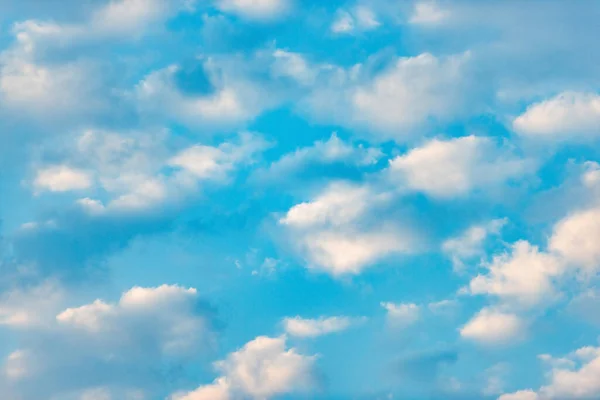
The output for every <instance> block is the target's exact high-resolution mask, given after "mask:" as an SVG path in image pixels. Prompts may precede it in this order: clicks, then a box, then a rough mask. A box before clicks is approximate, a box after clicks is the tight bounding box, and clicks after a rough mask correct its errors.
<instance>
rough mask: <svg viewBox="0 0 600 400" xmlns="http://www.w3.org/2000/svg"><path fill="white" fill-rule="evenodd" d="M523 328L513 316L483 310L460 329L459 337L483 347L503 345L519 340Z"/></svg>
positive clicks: (517, 318) (521, 322)
mask: <svg viewBox="0 0 600 400" xmlns="http://www.w3.org/2000/svg"><path fill="white" fill-rule="evenodd" d="M525 328H526V325H525V323H524V322H523V321H522V320H521V319H520V318H519V317H518V316H517V315H515V314H509V313H504V312H501V311H497V310H494V309H491V308H484V309H482V310H481V311H480V312H479V313H477V314H476V315H475V316H474V317H473V318H472V319H471V320H470V321H469V322H467V323H466V324H465V325H464V326H463V327H462V328H460V335H461V336H462V337H463V338H466V339H470V340H474V341H476V342H479V343H481V344H484V345H504V344H510V343H513V342H514V341H516V340H519V339H520V338H521V337H522V336H523V334H524V332H525Z"/></svg>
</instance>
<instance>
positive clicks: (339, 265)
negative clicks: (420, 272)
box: [304, 231, 411, 276]
mask: <svg viewBox="0 0 600 400" xmlns="http://www.w3.org/2000/svg"><path fill="white" fill-rule="evenodd" d="M304 245H305V247H306V249H307V251H308V258H309V260H310V261H311V262H312V263H315V264H316V266H317V267H320V268H321V269H324V270H325V271H327V272H329V273H331V274H332V275H335V276H341V275H345V274H354V275H356V274H359V273H360V272H362V270H363V269H364V268H365V267H367V266H369V265H372V264H373V263H375V262H377V261H379V260H381V259H383V258H384V257H386V256H389V255H391V254H394V253H404V252H409V251H410V248H411V246H410V239H408V238H407V237H405V236H404V235H403V234H402V233H400V232H394V231H387V232H386V231H371V232H348V233H344V232H337V231H321V232H315V233H314V234H312V235H310V236H307V237H305V238H304Z"/></svg>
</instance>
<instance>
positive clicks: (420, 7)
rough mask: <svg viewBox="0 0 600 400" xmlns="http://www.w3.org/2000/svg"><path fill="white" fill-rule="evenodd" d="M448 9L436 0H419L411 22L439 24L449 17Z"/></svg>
mask: <svg viewBox="0 0 600 400" xmlns="http://www.w3.org/2000/svg"><path fill="white" fill-rule="evenodd" d="M448 16H449V13H448V11H446V10H444V9H442V8H440V6H439V5H438V4H436V3H435V2H434V1H419V2H417V3H415V6H414V10H413V13H412V15H411V16H410V19H409V22H410V23H411V24H416V25H425V26H427V25H437V24H439V23H440V22H442V21H444V20H445V19H447V18H448Z"/></svg>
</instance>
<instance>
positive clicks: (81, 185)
mask: <svg viewBox="0 0 600 400" xmlns="http://www.w3.org/2000/svg"><path fill="white" fill-rule="evenodd" d="M33 185H34V187H35V188H36V189H37V190H48V191H51V192H68V191H71V190H83V189H88V188H90V187H91V186H92V185H93V179H92V177H91V176H90V174H89V173H88V172H86V171H82V170H79V169H76V168H71V167H69V166H66V165H54V166H49V167H46V168H44V169H41V170H38V171H37V175H36V177H35V180H34V181H33Z"/></svg>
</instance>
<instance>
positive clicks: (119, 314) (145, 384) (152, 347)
mask: <svg viewBox="0 0 600 400" xmlns="http://www.w3.org/2000/svg"><path fill="white" fill-rule="evenodd" d="M30 296H32V297H33V296H38V297H40V296H44V298H37V299H35V301H37V302H42V301H47V300H48V299H47V296H46V295H45V294H44V293H43V292H40V291H39V290H38V291H32V292H30ZM32 302H34V300H33V299H31V300H28V303H27V304H29V305H32V306H36V305H37V304H34V303H32ZM21 307H24V306H21ZM41 311H43V309H42V308H37V307H36V309H35V310H34V311H32V312H37V313H39V312H41ZM48 311H50V310H48ZM13 315H14V317H13V321H14V320H15V318H17V317H19V315H23V312H22V311H20V310H18V309H15V310H14V311H13ZM49 316H51V315H44V316H43V318H47V317H49ZM21 322H23V323H24V322H26V321H21ZM13 325H14V324H13ZM20 325H22V324H20ZM20 325H18V326H14V327H15V328H19V326H20ZM213 343H214V313H213V311H212V310H211V309H210V308H209V307H208V306H207V305H206V304H203V303H202V301H201V300H200V298H199V296H198V293H197V291H196V290H195V289H193V288H183V287H180V286H169V285H162V286H159V287H154V288H142V287H134V288H132V289H130V290H128V291H127V292H125V293H123V295H122V296H121V298H120V299H119V301H118V302H116V303H107V302H104V301H102V300H96V301H94V302H92V303H90V304H86V305H83V306H80V307H74V308H67V309H64V310H63V311H61V312H59V313H58V314H55V318H54V321H50V320H49V319H47V323H46V324H45V325H43V326H40V325H37V324H31V323H30V324H28V329H27V330H22V331H21V335H20V337H19V346H20V348H19V350H17V351H15V352H13V353H12V354H11V355H10V356H9V357H8V359H7V360H6V363H5V366H4V377H3V379H2V385H3V386H5V387H7V388H9V390H10V391H9V393H17V394H18V396H19V397H18V398H24V399H30V398H31V399H33V398H39V397H40V396H45V397H48V398H54V397H53V396H58V397H60V396H67V397H68V396H69V393H76V392H79V391H90V392H93V390H92V389H94V388H99V389H96V390H97V391H100V392H101V391H106V392H108V393H112V392H113V391H115V390H116V391H120V390H125V392H131V393H134V392H137V393H141V394H143V393H144V392H146V391H150V392H151V391H152V390H154V391H156V390H159V391H160V390H163V388H162V387H161V385H163V384H164V381H161V379H165V377H162V378H161V379H158V380H157V379H156V378H157V377H159V378H160V373H158V371H160V370H161V369H164V368H168V367H169V365H178V364H181V363H184V362H186V361H187V360H193V359H194V358H195V357H196V356H197V355H198V354H201V353H202V352H206V351H207V350H209V349H211V348H212V347H213ZM157 373H158V375H157ZM32 382H35V385H32ZM150 392H148V393H150ZM15 396H17V395H15ZM90 396H91V395H90ZM58 397H57V398H58ZM65 398H66V397H65ZM81 398H85V397H81ZM109 398H110V397H109ZM131 398H134V397H131ZM141 398H145V397H141Z"/></svg>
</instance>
